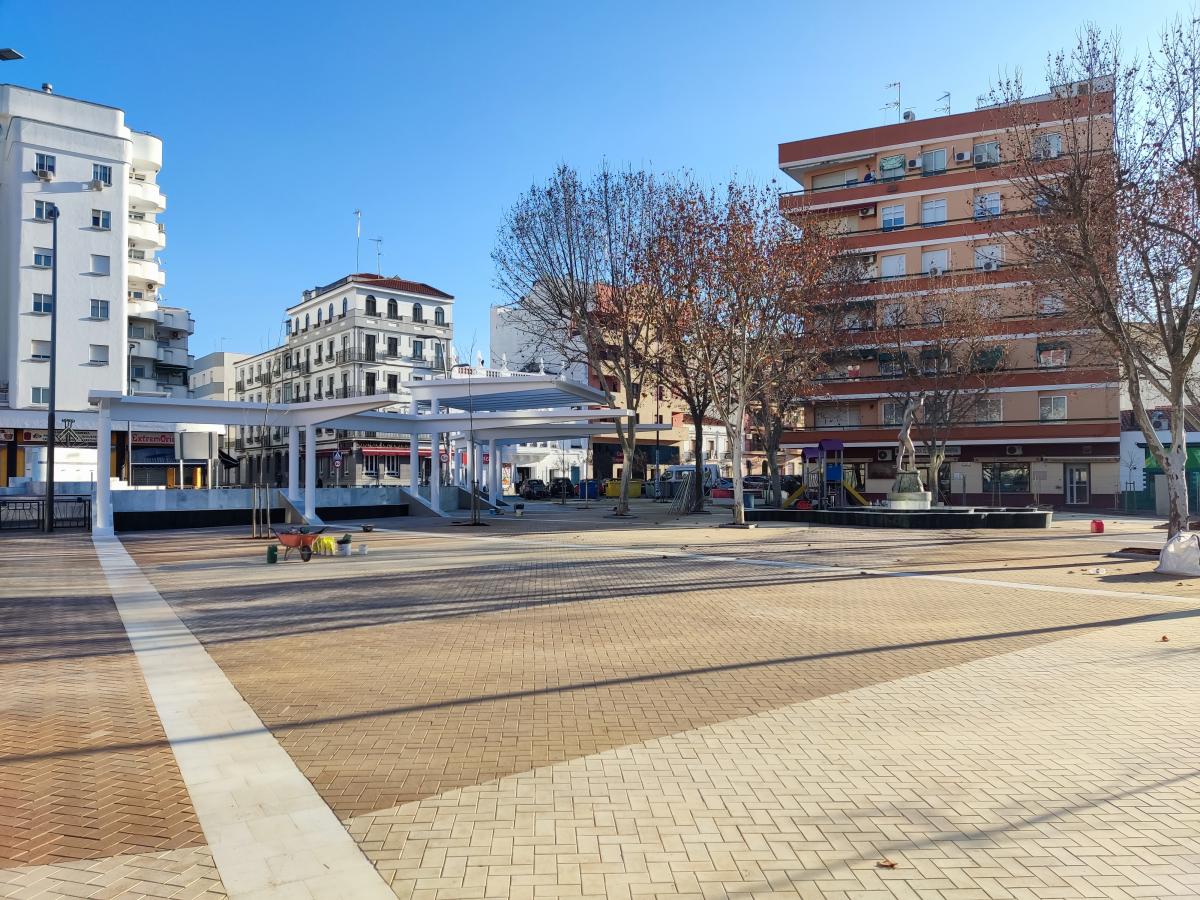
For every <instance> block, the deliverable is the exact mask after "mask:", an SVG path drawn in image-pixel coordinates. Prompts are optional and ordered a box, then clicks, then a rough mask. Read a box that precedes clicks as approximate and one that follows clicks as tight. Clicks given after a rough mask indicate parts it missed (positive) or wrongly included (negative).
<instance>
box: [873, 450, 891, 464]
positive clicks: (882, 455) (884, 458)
mask: <svg viewBox="0 0 1200 900" xmlns="http://www.w3.org/2000/svg"><path fill="white" fill-rule="evenodd" d="M895 452H896V451H895V450H891V449H889V448H887V447H881V448H880V449H878V450H876V451H875V458H876V459H877V460H879V461H880V462H891V461H892V456H893V455H894V454H895Z"/></svg>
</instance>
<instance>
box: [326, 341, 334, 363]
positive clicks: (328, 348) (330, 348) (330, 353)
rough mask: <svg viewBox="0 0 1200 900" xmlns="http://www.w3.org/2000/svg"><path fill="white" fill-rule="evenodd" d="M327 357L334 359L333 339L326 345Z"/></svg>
mask: <svg viewBox="0 0 1200 900" xmlns="http://www.w3.org/2000/svg"><path fill="white" fill-rule="evenodd" d="M325 355H326V356H328V357H329V358H330V359H333V338H330V339H329V343H328V344H327V345H326V348H325Z"/></svg>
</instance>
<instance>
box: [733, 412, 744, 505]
mask: <svg viewBox="0 0 1200 900" xmlns="http://www.w3.org/2000/svg"><path fill="white" fill-rule="evenodd" d="M744 420H745V413H744V411H742V410H738V411H737V413H736V415H735V417H734V422H733V424H732V425H730V426H729V440H730V443H732V444H733V523H734V524H735V525H745V524H746V507H745V506H744V505H743V504H744V503H745V499H746V498H745V492H744V488H743V485H742V432H743V430H744V428H745V425H744Z"/></svg>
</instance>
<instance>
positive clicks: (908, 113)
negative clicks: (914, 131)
mask: <svg viewBox="0 0 1200 900" xmlns="http://www.w3.org/2000/svg"><path fill="white" fill-rule="evenodd" d="M903 118H904V121H905V122H915V121H917V114H916V113H915V112H913V111H912V110H911V109H906V110H905V111H904V116H903Z"/></svg>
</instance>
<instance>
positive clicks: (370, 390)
mask: <svg viewBox="0 0 1200 900" xmlns="http://www.w3.org/2000/svg"><path fill="white" fill-rule="evenodd" d="M374 393H375V373H374V372H368V373H367V396H371V395H372V394H374Z"/></svg>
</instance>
